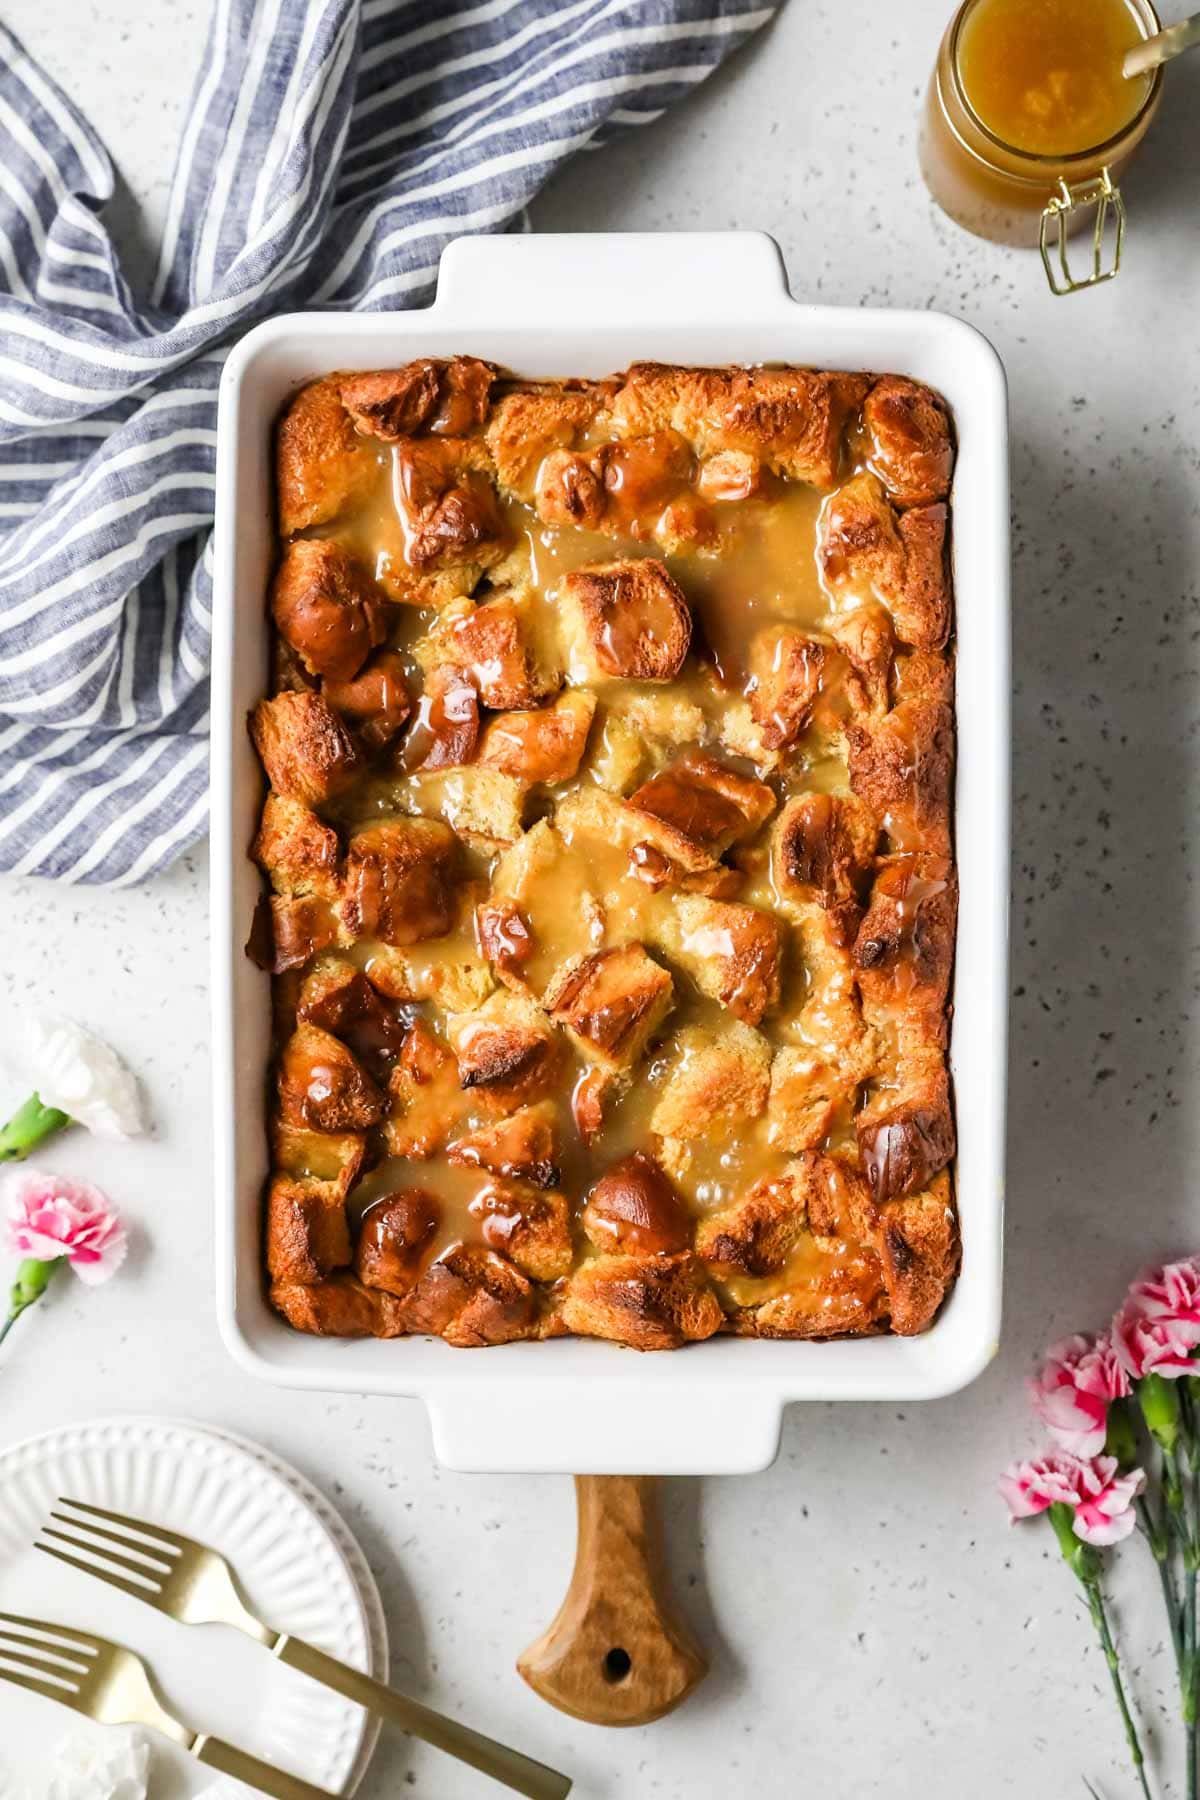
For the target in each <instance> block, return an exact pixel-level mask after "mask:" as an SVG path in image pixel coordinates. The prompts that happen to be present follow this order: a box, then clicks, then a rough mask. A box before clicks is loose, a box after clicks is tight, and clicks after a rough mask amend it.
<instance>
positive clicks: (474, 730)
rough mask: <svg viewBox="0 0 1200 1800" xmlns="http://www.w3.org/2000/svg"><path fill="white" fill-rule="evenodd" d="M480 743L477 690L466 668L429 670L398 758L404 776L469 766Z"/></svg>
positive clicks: (447, 666) (451, 666) (446, 665)
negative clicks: (419, 771) (414, 715)
mask: <svg viewBox="0 0 1200 1800" xmlns="http://www.w3.org/2000/svg"><path fill="white" fill-rule="evenodd" d="M478 742H479V690H478V688H477V687H476V685H475V682H474V680H473V678H472V677H471V676H470V675H469V674H468V673H467V672H466V670H465V669H459V668H456V667H455V666H454V664H453V663H443V664H440V665H439V666H438V667H436V668H433V669H430V671H429V673H428V674H427V675H426V677H425V686H424V688H423V689H422V690H421V695H420V698H419V699H418V701H417V713H416V717H415V718H414V720H413V722H412V726H411V728H410V729H409V732H408V735H407V736H406V738H405V740H404V743H403V744H402V745H401V747H400V754H399V756H398V757H397V764H398V766H399V767H400V768H401V769H403V770H405V771H406V772H407V773H410V774H415V773H416V772H417V771H418V770H431V769H455V768H460V767H461V766H462V765H463V764H464V763H469V762H470V761H471V759H472V757H473V756H474V754H475V747H476V745H477V743H478Z"/></svg>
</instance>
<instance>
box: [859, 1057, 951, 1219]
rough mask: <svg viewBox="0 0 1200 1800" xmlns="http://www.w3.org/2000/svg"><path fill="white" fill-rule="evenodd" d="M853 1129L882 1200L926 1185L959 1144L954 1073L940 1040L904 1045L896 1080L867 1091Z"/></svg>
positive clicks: (865, 1168)
mask: <svg viewBox="0 0 1200 1800" xmlns="http://www.w3.org/2000/svg"><path fill="white" fill-rule="evenodd" d="M854 1128H855V1132H856V1134H857V1137H858V1155H859V1161H860V1163H861V1165H862V1171H863V1174H864V1175H865V1176H866V1178H867V1181H868V1182H869V1184H870V1188H871V1192H872V1194H873V1195H874V1197H875V1199H876V1200H877V1201H878V1202H880V1203H883V1202H884V1201H888V1200H900V1199H903V1198H904V1196H905V1195H906V1194H915V1193H919V1192H920V1191H921V1190H922V1189H923V1188H927V1187H928V1186H929V1184H930V1182H931V1181H932V1180H933V1177H934V1176H935V1175H937V1174H939V1173H940V1172H941V1170H942V1169H944V1168H945V1167H946V1164H947V1163H948V1162H949V1161H950V1159H951V1157H952V1156H953V1155H954V1149H955V1133H954V1108H953V1106H952V1104H951V1099H950V1077H949V1074H948V1073H947V1071H946V1066H945V1063H944V1061H943V1059H942V1051H941V1047H940V1045H938V1044H925V1045H921V1046H917V1047H912V1048H909V1049H908V1050H907V1052H905V1051H903V1050H902V1052H901V1055H900V1057H899V1060H898V1064H897V1067H896V1070H895V1072H894V1074H893V1077H892V1079H891V1080H890V1081H889V1082H888V1083H887V1084H886V1085H881V1086H880V1087H879V1088H878V1089H877V1090H876V1091H875V1092H873V1093H871V1094H870V1095H869V1096H868V1099H867V1103H866V1105H865V1106H863V1107H862V1109H861V1110H860V1111H859V1113H858V1116H857V1117H856V1119H855V1121H854Z"/></svg>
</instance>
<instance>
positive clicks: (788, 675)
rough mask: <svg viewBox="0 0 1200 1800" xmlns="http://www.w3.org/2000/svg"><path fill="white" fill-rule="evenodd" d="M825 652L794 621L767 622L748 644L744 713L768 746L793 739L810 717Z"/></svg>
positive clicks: (776, 746)
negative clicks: (747, 677) (747, 711)
mask: <svg viewBox="0 0 1200 1800" xmlns="http://www.w3.org/2000/svg"><path fill="white" fill-rule="evenodd" d="M828 658H829V651H828V649H827V647H826V646H825V645H824V644H820V643H818V642H817V641H816V639H815V638H811V637H808V636H807V635H806V634H805V633H804V632H803V631H798V630H797V629H796V627H795V626H794V625H771V626H768V628H767V629H766V630H765V631H760V632H759V633H758V635H757V636H756V637H755V639H754V642H753V643H752V644H751V646H750V687H749V691H748V700H749V705H750V715H751V717H752V718H753V720H754V722H755V724H756V725H757V726H758V727H759V730H760V731H761V733H762V743H763V744H764V746H765V747H766V749H768V750H781V749H783V748H784V746H785V745H791V744H794V743H795V742H796V739H797V738H798V737H799V736H800V733H801V732H802V731H803V730H804V729H805V727H806V726H807V724H808V722H809V720H810V719H811V718H812V712H813V707H814V706H815V705H816V703H817V700H818V698H819V696H820V693H821V686H822V682H823V680H824V678H825V669H826V663H827V661H828Z"/></svg>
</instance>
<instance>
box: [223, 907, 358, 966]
mask: <svg viewBox="0 0 1200 1800" xmlns="http://www.w3.org/2000/svg"><path fill="white" fill-rule="evenodd" d="M264 900H266V897H265V896H263V900H260V902H259V905H258V907H257V909H256V911H255V915H254V921H253V924H252V925H251V928H250V939H249V942H248V943H247V945H246V954H247V956H249V957H250V958H251V959H252V961H254V962H255V963H257V965H258V967H259V968H260V969H269V970H270V972H271V974H272V975H285V974H287V972H288V971H289V970H290V969H302V968H303V967H304V965H305V964H306V963H309V962H311V961H312V959H313V958H314V957H315V956H320V955H321V954H322V952H323V951H326V950H330V949H332V948H333V946H334V945H335V944H337V943H339V942H340V940H341V935H342V933H341V923H340V921H339V919H338V915H337V911H336V909H335V907H334V905H333V903H332V902H331V901H329V900H323V899H321V898H320V897H319V896H318V895H315V894H301V895H298V896H296V897H292V896H283V895H279V894H272V896H271V898H270V899H269V900H266V904H265V905H264V904H263V901H264Z"/></svg>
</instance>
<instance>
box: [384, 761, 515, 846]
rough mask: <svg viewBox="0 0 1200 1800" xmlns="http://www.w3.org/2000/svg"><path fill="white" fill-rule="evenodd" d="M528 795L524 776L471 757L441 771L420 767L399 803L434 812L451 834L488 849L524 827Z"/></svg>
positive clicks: (506, 842) (509, 841)
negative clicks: (463, 765)
mask: <svg viewBox="0 0 1200 1800" xmlns="http://www.w3.org/2000/svg"><path fill="white" fill-rule="evenodd" d="M528 795H529V786H528V783H527V782H524V781H518V780H517V779H516V777H515V776H514V775H503V774H501V772H500V770H499V769H485V768H482V767H481V766H480V765H479V764H478V763H471V764H468V766H467V767H466V768H465V769H455V770H453V771H452V772H445V773H443V772H440V771H435V772H434V773H432V774H431V773H429V772H428V771H426V770H421V772H420V773H419V774H417V775H414V776H413V778H412V784H411V787H410V789H409V793H408V794H407V796H405V799H404V804H405V805H406V806H411V807H412V809H413V810H414V812H419V813H423V814H436V815H439V816H440V817H441V819H442V820H443V822H444V823H445V824H447V825H449V826H450V827H451V828H452V830H453V831H454V833H455V836H456V837H460V838H462V839H463V840H464V842H466V843H468V844H470V845H471V846H472V848H474V849H476V850H480V851H482V852H483V853H484V854H485V855H493V854H495V852H497V851H500V850H504V849H505V848H507V846H508V845H509V844H515V843H516V841H517V839H518V838H519V837H520V836H521V834H522V832H523V831H524V829H525V827H524V823H523V821H524V818H525V802H526V800H527V798H528Z"/></svg>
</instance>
